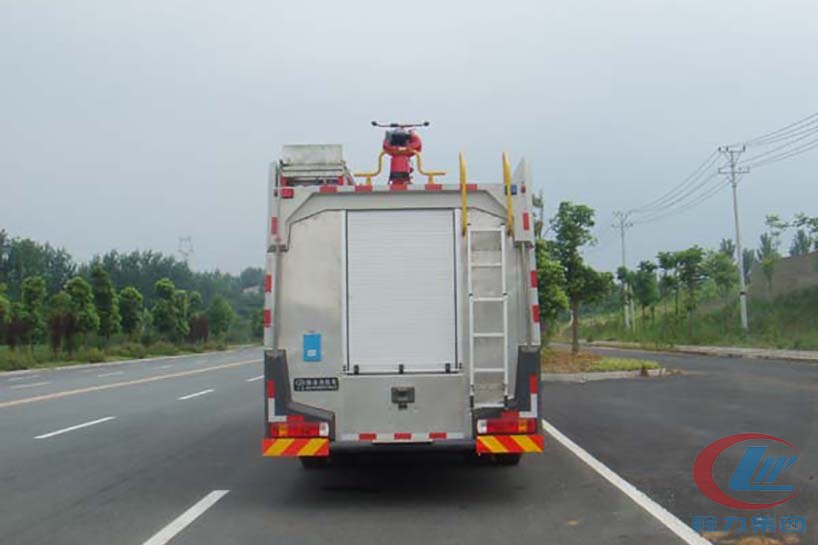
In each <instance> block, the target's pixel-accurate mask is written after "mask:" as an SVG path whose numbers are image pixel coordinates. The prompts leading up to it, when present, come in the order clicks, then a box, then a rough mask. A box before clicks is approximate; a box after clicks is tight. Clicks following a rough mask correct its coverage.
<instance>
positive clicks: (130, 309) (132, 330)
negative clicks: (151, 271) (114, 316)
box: [119, 286, 143, 340]
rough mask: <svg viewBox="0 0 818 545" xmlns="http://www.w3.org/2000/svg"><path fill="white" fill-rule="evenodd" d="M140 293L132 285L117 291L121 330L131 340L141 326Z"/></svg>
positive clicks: (141, 301)
mask: <svg viewBox="0 0 818 545" xmlns="http://www.w3.org/2000/svg"><path fill="white" fill-rule="evenodd" d="M142 303H143V298H142V294H141V293H139V290H138V289H136V288H135V287H133V286H128V287H126V288H124V289H123V290H122V291H121V292H119V314H120V317H121V319H122V331H123V333H125V334H126V335H127V336H128V338H129V339H131V340H133V339H134V337H135V336H136V334H137V333H139V331H140V328H141V326H142Z"/></svg>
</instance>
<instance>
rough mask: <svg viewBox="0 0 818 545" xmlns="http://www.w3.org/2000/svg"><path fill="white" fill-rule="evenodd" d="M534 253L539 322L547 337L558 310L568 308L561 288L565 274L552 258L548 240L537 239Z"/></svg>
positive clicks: (552, 328)
mask: <svg viewBox="0 0 818 545" xmlns="http://www.w3.org/2000/svg"><path fill="white" fill-rule="evenodd" d="M535 255H536V259H537V290H538V291H537V293H538V296H539V300H538V303H539V305H540V324H541V326H542V328H543V329H544V333H545V335H546V337H548V336H550V335H551V334H552V333H553V330H554V324H556V322H557V318H558V317H559V314H560V312H563V311H564V310H567V309H568V296H567V295H566V294H565V289H564V288H563V286H565V274H564V273H563V270H562V266H561V265H560V263H559V262H558V261H556V260H554V259H552V257H551V251H550V249H549V242H548V241H545V240H543V239H538V240H537V242H536V249H535Z"/></svg>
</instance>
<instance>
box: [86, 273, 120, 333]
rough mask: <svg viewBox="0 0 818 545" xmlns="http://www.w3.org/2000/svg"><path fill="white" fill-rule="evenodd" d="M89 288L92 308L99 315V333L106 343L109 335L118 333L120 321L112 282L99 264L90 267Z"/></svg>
mask: <svg viewBox="0 0 818 545" xmlns="http://www.w3.org/2000/svg"><path fill="white" fill-rule="evenodd" d="M91 289H92V290H93V293H94V308H95V309H96V311H97V316H99V334H100V336H101V337H102V338H103V339H104V340H105V343H106V344H107V343H108V341H109V340H110V339H111V335H114V334H116V333H119V330H120V328H121V325H122V321H121V317H120V314H119V297H117V294H116V289H114V284H113V282H111V277H110V276H109V275H108V273H107V272H105V269H103V268H102V266H101V265H99V264H96V265H94V266H93V267H92V268H91Z"/></svg>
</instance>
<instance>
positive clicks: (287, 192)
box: [281, 187, 295, 199]
mask: <svg viewBox="0 0 818 545" xmlns="http://www.w3.org/2000/svg"><path fill="white" fill-rule="evenodd" d="M294 195H295V190H294V189H293V188H292V187H282V188H281V198H282V199H292V198H293V196H294Z"/></svg>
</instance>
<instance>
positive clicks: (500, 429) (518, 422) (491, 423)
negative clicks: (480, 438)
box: [477, 416, 537, 434]
mask: <svg viewBox="0 0 818 545" xmlns="http://www.w3.org/2000/svg"><path fill="white" fill-rule="evenodd" d="M536 432H537V421H536V420H535V419H533V418H517V417H510V416H503V417H502V418H486V419H481V420H478V421H477V433H479V434H485V433H500V434H502V433H526V434H531V433H536Z"/></svg>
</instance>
